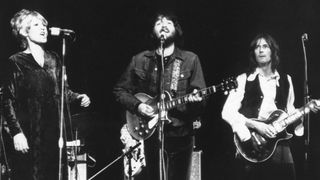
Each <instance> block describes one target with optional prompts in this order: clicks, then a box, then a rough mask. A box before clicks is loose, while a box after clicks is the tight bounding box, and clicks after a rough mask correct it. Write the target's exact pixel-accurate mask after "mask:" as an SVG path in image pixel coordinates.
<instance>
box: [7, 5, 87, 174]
mask: <svg viewBox="0 0 320 180" xmlns="http://www.w3.org/2000/svg"><path fill="white" fill-rule="evenodd" d="M10 23H11V27H12V32H13V34H14V36H15V37H16V38H17V40H18V41H19V42H20V45H21V51H20V52H17V53H16V54H14V55H12V56H11V57H10V58H9V61H8V68H7V70H8V72H7V75H8V76H7V81H6V86H5V95H4V115H5V118H6V121H7V123H8V125H9V129H10V134H11V136H12V138H13V148H14V151H13V153H12V154H11V159H12V161H11V162H12V165H11V167H12V176H13V179H14V180H20V179H21V180H22V179H23V180H31V179H33V180H50V179H55V180H56V179H57V178H58V172H59V171H58V161H59V156H58V155H59V147H58V138H59V104H60V102H59V101H60V98H59V97H60V77H61V63H60V58H59V56H58V55H57V54H56V53H55V52H52V51H48V50H46V49H44V46H45V44H46V43H47V36H48V30H47V25H48V21H47V20H46V19H45V18H44V17H43V16H42V15H41V14H40V13H38V12H37V11H30V10H26V9H22V10H21V11H19V12H17V13H16V14H15V15H14V16H13V18H12V19H11V22H10ZM66 89H67V90H66V97H67V99H69V100H70V101H73V100H76V99H80V100H81V106H83V107H87V106H89V104H90V99H89V97H88V96H87V95H86V94H78V93H74V92H72V91H71V90H69V89H68V87H67V88H66Z"/></svg>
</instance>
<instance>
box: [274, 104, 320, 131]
mask: <svg viewBox="0 0 320 180" xmlns="http://www.w3.org/2000/svg"><path fill="white" fill-rule="evenodd" d="M316 101H317V100H313V101H310V102H309V103H307V104H306V105H305V106H303V107H301V108H300V109H299V110H297V111H296V112H294V113H293V114H291V115H290V116H288V117H287V118H285V119H283V121H280V122H278V123H280V125H281V126H282V127H284V128H285V127H287V126H288V125H290V124H292V123H294V122H295V121H296V120H298V119H300V118H301V117H302V116H304V115H305V114H308V113H309V112H310V109H311V108H312V107H313V106H316V105H317V104H316V103H317V102H316Z"/></svg>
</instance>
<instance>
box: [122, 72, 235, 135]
mask: <svg viewBox="0 0 320 180" xmlns="http://www.w3.org/2000/svg"><path fill="white" fill-rule="evenodd" d="M236 87H237V82H236V79H235V78H232V77H231V78H229V79H227V80H224V81H223V82H221V83H220V84H218V85H216V86H210V87H207V88H204V89H201V90H199V91H198V92H197V94H199V96H200V97H205V96H208V95H210V94H213V93H215V92H217V91H223V92H228V91H230V90H231V89H234V88H236ZM192 94H194V93H190V94H186V95H184V96H182V97H178V98H174V99H172V98H171V96H170V93H169V92H167V91H166V92H165V94H164V96H165V98H164V103H161V104H162V105H161V108H162V110H164V112H167V111H168V110H170V109H172V108H175V107H176V106H178V105H182V104H186V103H188V102H189V100H188V96H189V95H192ZM135 97H137V98H138V99H139V100H140V101H141V102H142V103H146V104H148V105H150V106H151V107H153V109H154V113H153V115H152V117H146V116H143V115H139V114H134V113H131V112H130V111H126V120H127V126H128V131H129V133H130V134H131V136H133V137H134V138H135V139H137V140H144V139H147V138H149V137H150V136H151V135H152V134H153V133H154V131H155V129H156V127H157V124H158V122H159V114H158V113H159V108H160V103H159V102H158V99H159V98H157V97H154V98H153V97H151V96H149V95H147V94H145V93H137V94H135ZM164 116H165V119H166V120H168V121H169V122H170V121H171V120H170V119H169V118H168V117H167V113H165V115H164ZM162 117H163V116H162Z"/></svg>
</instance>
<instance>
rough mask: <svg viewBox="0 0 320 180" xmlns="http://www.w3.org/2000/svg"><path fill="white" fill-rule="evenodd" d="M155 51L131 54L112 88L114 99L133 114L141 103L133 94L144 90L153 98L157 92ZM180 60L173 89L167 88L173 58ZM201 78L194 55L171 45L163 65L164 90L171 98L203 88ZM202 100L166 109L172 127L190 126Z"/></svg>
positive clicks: (158, 81)
mask: <svg viewBox="0 0 320 180" xmlns="http://www.w3.org/2000/svg"><path fill="white" fill-rule="evenodd" d="M157 56H158V55H157V54H156V52H155V50H153V51H143V52H141V53H139V54H137V55H135V56H133V58H132V60H131V63H130V64H129V66H128V67H127V69H126V70H125V72H124V73H123V74H122V76H121V78H120V79H119V81H118V82H117V83H116V85H115V87H114V94H115V97H116V100H117V101H118V102H119V103H120V104H121V105H123V106H124V107H125V109H127V110H129V111H131V112H134V113H137V107H138V105H139V104H140V103H141V101H140V100H138V99H137V98H136V97H135V96H134V94H136V93H146V94H148V95H150V96H152V97H155V96H157V95H158V94H159V92H160V88H159V86H160V74H161V63H160V62H161V61H159V58H157ZM176 59H177V60H181V65H180V75H179V78H178V85H177V89H176V90H172V89H171V81H172V69H173V64H174V61H175V60H176ZM205 87H206V84H205V80H204V77H203V72H202V68H201V64H200V60H199V58H198V56H197V55H196V54H194V53H193V52H190V51H184V50H181V49H179V48H175V50H174V53H173V55H172V56H171V58H170V59H169V60H168V62H167V63H166V64H165V67H164V89H165V90H166V91H167V92H169V93H170V94H171V96H173V97H180V96H183V95H185V94H188V93H191V92H192V91H193V90H194V89H202V88H205ZM203 106H204V103H203V102H200V103H192V104H191V103H190V104H187V105H179V106H177V107H176V108H174V109H172V110H170V111H169V116H170V117H171V120H172V121H173V123H172V124H173V125H172V126H186V125H187V126H190V124H191V122H192V121H193V120H195V119H196V118H198V117H199V115H200V113H201V110H202V109H203Z"/></svg>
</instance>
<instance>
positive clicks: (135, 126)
mask: <svg viewBox="0 0 320 180" xmlns="http://www.w3.org/2000/svg"><path fill="white" fill-rule="evenodd" d="M165 95H166V97H165V100H167V99H169V100H170V99H171V96H170V94H169V93H168V92H165ZM135 97H136V98H138V99H139V100H140V101H141V102H142V103H145V104H148V105H150V106H151V107H153V109H154V110H155V112H154V116H153V117H146V116H142V115H138V114H133V113H131V112H130V111H126V119H127V126H128V131H129V133H130V134H131V136H133V137H134V138H135V139H137V140H143V139H147V138H149V137H150V136H151V135H152V134H153V133H154V131H155V129H156V127H157V126H156V125H157V124H158V119H159V117H158V116H159V115H158V112H159V108H158V105H157V104H158V98H157V97H151V96H149V95H147V94H145V93H137V94H135ZM165 118H166V120H168V121H170V120H169V119H168V117H167V116H165Z"/></svg>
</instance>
